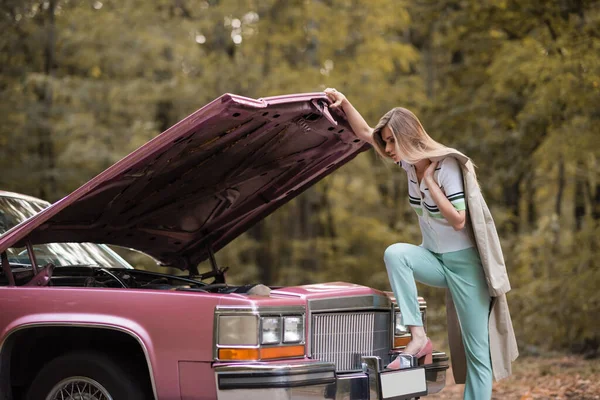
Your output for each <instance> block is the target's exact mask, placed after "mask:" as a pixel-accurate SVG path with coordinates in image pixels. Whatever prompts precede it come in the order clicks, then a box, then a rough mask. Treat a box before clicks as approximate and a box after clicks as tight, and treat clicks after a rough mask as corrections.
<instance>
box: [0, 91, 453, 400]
mask: <svg viewBox="0 0 600 400" xmlns="http://www.w3.org/2000/svg"><path fill="white" fill-rule="evenodd" d="M327 106H328V100H327V98H326V97H325V95H324V94H323V93H309V94H298V95H288V96H279V97H270V98H264V99H259V100H254V99H250V98H245V97H240V96H236V95H231V94H226V95H223V96H221V97H219V98H218V99H216V100H215V101H213V102H211V103H210V104H208V105H206V106H205V107H203V108H202V109H200V110H198V111H197V112H195V113H193V114H192V115H190V116H189V117H187V118H185V119H184V120H182V121H181V122H179V123H178V124H176V125H175V126H173V127H172V128H170V129H169V130H167V131H165V132H164V133H162V134H161V135H159V136H157V137H156V138H155V139H153V140H152V141H150V142H148V143H147V144H145V145H144V146H142V147H141V148H139V149H138V150H136V151H135V152H133V153H131V154H130V155H129V156H127V157H125V158H124V159H123V160H121V161H119V162H118V163H116V164H115V165H113V166H112V167H110V168H108V169H107V170H106V171H104V172H102V173H101V174H100V175H98V176H97V177H95V178H94V179H92V180H91V181H89V182H88V183H86V184H85V185H83V186H82V187H80V188H79V189H77V190H76V191H74V192H73V193H71V194H70V195H69V196H67V197H65V198H63V199H61V200H59V201H57V202H56V203H54V204H52V205H49V204H48V203H45V202H43V201H41V200H38V199H35V198H31V197H27V196H22V195H16V194H12V193H8V192H0V233H2V235H1V236H0V254H1V261H2V262H1V264H2V272H1V274H0V399H2V400H6V399H15V400H18V399H32V400H51V399H63V400H65V399H70V400H93V399H97V400H100V399H113V400H135V399H161V400H162V399H165V400H167V399H244V400H247V399H263V398H264V399H407V398H417V397H420V396H424V395H427V394H431V393H436V392H438V391H440V390H441V389H442V388H443V387H444V385H445V378H446V369H447V368H448V358H447V356H446V355H445V354H444V353H442V352H434V356H433V363H431V364H427V365H422V364H420V362H419V361H418V360H414V359H413V358H412V357H411V356H403V361H404V366H405V368H403V369H401V370H397V371H391V370H386V369H385V368H383V366H384V365H386V364H387V363H388V362H389V361H390V359H391V357H392V356H393V355H394V354H396V353H399V352H400V351H401V350H402V348H403V346H404V345H405V344H406V343H407V341H408V340H409V334H408V332H407V330H406V328H405V327H404V326H402V325H401V324H400V323H399V321H400V320H399V318H398V315H399V314H398V310H397V308H396V307H395V304H394V299H393V296H391V294H390V293H386V292H382V291H379V290H375V289H372V288H369V287H365V286H361V285H358V284H351V283H342V282H332V283H320V284H313V285H304V286H297V287H282V288H269V287H266V286H263V285H260V284H257V285H244V286H234V285H228V284H227V282H226V279H225V268H221V267H219V265H217V262H216V259H215V255H214V253H215V252H217V251H218V250H220V249H221V248H223V247H224V246H225V245H227V244H228V243H229V242H231V241H232V240H233V239H234V238H236V237H237V236H238V235H240V234H241V233H243V232H244V231H245V230H246V229H248V228H249V227H250V226H251V225H252V224H254V223H256V222H257V221H259V220H260V219H262V218H264V217H265V216H267V215H268V214H270V213H271V212H273V211H275V210H276V209H277V208H278V207H280V206H281V205H283V204H284V203H285V202H287V201H288V200H290V199H291V198H293V197H295V196H296V195H298V194H299V193H301V192H302V191H303V190H305V189H306V188H308V187H309V186H311V185H313V184H314V183H315V182H317V181H318V180H320V179H321V178H323V177H324V176H326V175H328V174H329V173H331V172H332V171H334V170H335V169H336V168H338V167H340V166H342V165H343V164H345V163H346V162H348V161H350V160H351V159H353V158H354V157H355V156H356V155H357V154H358V153H360V152H361V151H364V150H366V149H367V148H368V145H366V144H364V143H363V142H360V141H359V140H357V139H356V137H355V136H354V134H353V133H352V132H351V131H350V129H349V126H348V125H347V123H346V121H345V120H344V118H343V117H342V116H339V115H336V116H332V115H331V114H330V113H329V110H328V107H327ZM106 244H112V245H117V246H122V247H127V248H133V249H135V250H138V251H141V252H143V253H146V254H148V255H150V256H152V257H153V258H155V259H156V260H157V261H158V262H159V263H160V264H161V265H165V266H170V267H177V268H180V269H181V270H185V271H188V272H189V274H187V275H185V276H173V275H168V274H160V273H152V272H148V271H143V270H137V269H134V268H132V267H131V266H130V265H129V264H128V263H127V262H126V261H125V260H124V259H122V258H121V257H120V256H118V255H117V254H116V253H115V252H114V251H112V250H111V249H110V248H109V247H108V246H106ZM204 260H210V263H211V265H212V270H211V271H210V272H206V273H199V271H198V268H197V266H198V264H199V263H200V262H202V261H204ZM236 267H238V268H240V267H243V266H232V271H231V272H232V273H234V272H235V268H236ZM425 309H426V306H425V302H424V301H422V315H423V318H425V315H426V312H425Z"/></svg>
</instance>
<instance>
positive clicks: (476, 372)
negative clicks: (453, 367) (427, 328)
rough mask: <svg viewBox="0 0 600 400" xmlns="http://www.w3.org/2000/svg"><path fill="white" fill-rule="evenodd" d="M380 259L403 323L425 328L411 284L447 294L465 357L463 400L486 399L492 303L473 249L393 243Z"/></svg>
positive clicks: (488, 395) (489, 381)
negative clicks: (444, 249)
mask: <svg viewBox="0 0 600 400" xmlns="http://www.w3.org/2000/svg"><path fill="white" fill-rule="evenodd" d="M384 261H385V266H386V268H387V272H388V277H389V280H390V285H391V286H392V290H393V291H394V295H395V296H396V300H397V302H398V307H399V308H400V312H401V313H402V324H403V325H408V326H410V325H413V326H415V325H416V326H422V325H423V322H422V320H421V314H420V312H419V303H418V301H417V285H416V283H415V280H416V281H418V282H421V283H424V284H426V285H428V286H435V287H440V288H448V289H449V290H450V293H451V294H452V300H453V301H454V305H455V307H456V312H457V315H458V320H459V322H460V327H461V331H462V340H463V344H464V346H465V352H466V358H467V380H466V383H465V391H464V395H463V398H464V399H465V400H486V399H490V398H491V397H492V363H491V358H490V340H489V331H488V319H489V310H490V301H491V299H490V296H489V294H488V288H487V284H486V281H485V276H484V272H483V268H482V266H481V260H480V259H479V253H478V251H477V249H475V248H469V249H465V250H459V251H453V252H449V253H443V254H438V253H433V252H431V251H429V250H427V249H425V248H423V247H421V246H415V245H412V244H406V243H396V244H393V245H391V246H390V247H388V248H387V249H386V250H385V253H384Z"/></svg>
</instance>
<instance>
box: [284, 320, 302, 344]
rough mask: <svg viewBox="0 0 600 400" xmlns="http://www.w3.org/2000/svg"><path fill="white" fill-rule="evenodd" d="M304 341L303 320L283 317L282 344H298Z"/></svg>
mask: <svg viewBox="0 0 600 400" xmlns="http://www.w3.org/2000/svg"><path fill="white" fill-rule="evenodd" d="M303 339H304V319H303V318H302V317H300V316H295V317H283V343H300V342H302V341H303Z"/></svg>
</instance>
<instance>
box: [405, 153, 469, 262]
mask: <svg viewBox="0 0 600 400" xmlns="http://www.w3.org/2000/svg"><path fill="white" fill-rule="evenodd" d="M400 165H401V166H402V168H404V170H406V174H407V175H408V201H409V203H410V205H411V207H412V208H413V210H415V212H416V213H417V215H418V217H419V225H420V227H421V234H422V235H423V243H422V244H421V246H423V247H425V248H426V249H428V250H430V251H432V252H434V253H449V252H451V251H458V250H464V249H468V248H469V247H474V243H473V241H472V240H471V237H470V236H469V234H468V232H467V229H468V227H467V224H465V227H464V228H463V229H461V230H460V231H456V230H454V228H453V227H452V225H451V224H450V223H449V222H448V221H447V220H446V218H444V216H443V215H442V214H441V212H440V210H439V208H438V206H437V204H435V202H434V201H433V198H432V197H431V194H430V193H429V188H428V187H427V185H426V184H425V180H422V181H421V185H420V186H419V184H418V183H417V182H418V180H417V171H416V169H415V166H414V165H412V164H408V163H406V162H404V161H401V162H400ZM433 178H434V180H435V181H436V182H437V183H438V185H439V186H440V188H441V189H442V192H444V194H445V195H446V197H447V198H448V200H450V203H452V205H453V206H454V208H456V209H457V210H459V211H460V210H466V209H467V204H466V198H465V190H464V186H463V179H462V172H461V169H460V166H459V165H458V161H457V160H456V158H454V157H446V158H444V159H443V160H442V161H441V162H440V163H439V164H438V166H437V168H436V169H435V171H434V174H433Z"/></svg>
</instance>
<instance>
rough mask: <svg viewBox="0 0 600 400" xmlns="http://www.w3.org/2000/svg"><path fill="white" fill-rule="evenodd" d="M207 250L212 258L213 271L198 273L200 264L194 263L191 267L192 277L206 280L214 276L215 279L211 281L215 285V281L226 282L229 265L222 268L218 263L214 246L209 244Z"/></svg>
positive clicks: (210, 258)
mask: <svg viewBox="0 0 600 400" xmlns="http://www.w3.org/2000/svg"><path fill="white" fill-rule="evenodd" d="M206 251H207V252H208V258H209V260H210V265H211V266H212V271H208V272H204V273H202V274H200V273H198V266H197V265H194V266H191V265H190V268H189V271H190V278H192V277H193V278H199V279H200V280H204V279H207V278H212V277H214V278H215V280H214V281H212V282H211V283H210V285H213V284H215V283H225V272H227V270H228V269H229V267H223V268H220V267H219V266H218V265H217V259H216V258H215V253H214V251H213V249H212V246H211V245H210V244H208V245H207V246H206Z"/></svg>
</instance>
